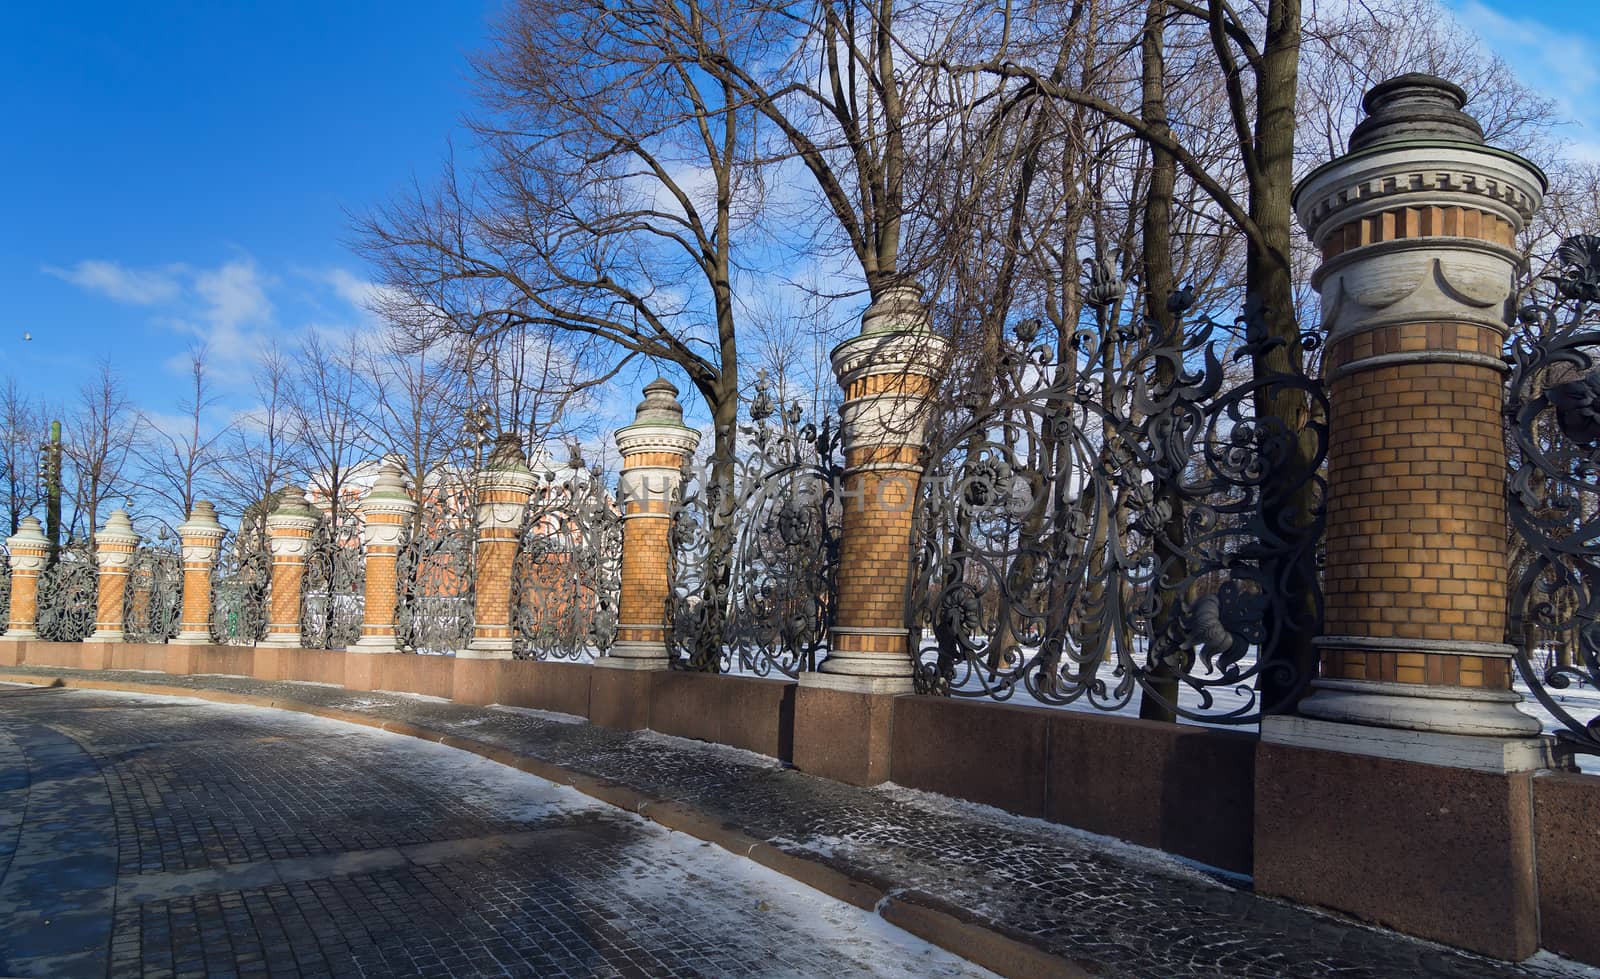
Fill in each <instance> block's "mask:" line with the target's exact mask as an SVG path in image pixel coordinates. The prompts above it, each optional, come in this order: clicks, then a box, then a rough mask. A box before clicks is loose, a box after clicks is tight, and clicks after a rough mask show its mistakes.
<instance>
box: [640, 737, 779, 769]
mask: <svg viewBox="0 0 1600 979" xmlns="http://www.w3.org/2000/svg"><path fill="white" fill-rule="evenodd" d="M639 736H640V738H641V739H642V740H645V741H654V742H657V743H659V744H662V745H667V746H670V747H673V748H688V749H689V750H691V751H698V752H703V753H705V754H708V755H716V756H718V757H721V758H724V759H726V760H728V761H735V762H739V763H740V764H743V765H752V766H754V767H756V768H787V767H788V766H787V765H785V764H784V763H783V762H781V761H779V760H778V759H776V758H773V757H772V756H771V755H763V754H762V753H760V752H759V751H748V750H746V749H744V748H735V747H732V746H730V745H725V744H715V743H713V742H711V741H696V740H694V739H693V738H680V737H678V736H677V735H674V734H662V733H661V732H659V731H640V732H639Z"/></svg>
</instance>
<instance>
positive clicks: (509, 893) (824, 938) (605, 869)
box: [0, 687, 992, 979]
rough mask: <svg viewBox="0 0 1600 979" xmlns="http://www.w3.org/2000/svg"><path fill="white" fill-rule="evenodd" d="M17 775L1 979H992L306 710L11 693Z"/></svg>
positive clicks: (4, 861)
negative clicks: (171, 978)
mask: <svg viewBox="0 0 1600 979" xmlns="http://www.w3.org/2000/svg"><path fill="white" fill-rule="evenodd" d="M0 772H4V773H5V777H6V781H5V782H4V783H0V794H3V795H4V796H5V801H7V802H10V803H13V804H11V805H6V806H0V811H4V812H9V813H11V814H12V815H13V817H16V816H20V818H13V819H12V822H11V825H4V824H0V975H6V976H54V975H71V976H92V975H107V974H109V975H116V976H137V975H150V976H154V975H172V974H174V973H176V974H179V975H182V974H185V973H197V972H205V973H207V974H211V975H239V976H250V975H255V976H291V975H293V976H311V975H374V976H379V975H381V976H390V975H425V976H442V975H449V976H501V975H523V976H541V977H544V976H618V977H620V976H794V977H811V976H874V977H884V979H913V977H980V976H990V975H992V974H991V973H989V972H987V971H986V970H983V969H980V968H978V967H977V966H975V965H972V964H971V963H968V962H966V961H964V960H962V959H959V958H957V957H956V956H954V955H951V954H950V953H948V952H945V951H943V950H941V949H938V948H935V947H933V946H931V945H929V944H927V943H926V942H923V941H920V940H918V939H916V938H914V937H912V936H910V935H908V934H906V933H905V932H903V931H900V930H899V929H897V928H895V927H893V926H891V925H890V924H888V923H887V922H886V921H884V920H883V919H882V918H880V917H878V916H876V915H874V914H872V913H870V912H868V911H863V910H861V909H859V908H856V907H853V906H851V905H848V904H844V903H843V902H840V901H837V900H834V899H832V898H829V897H826V896H824V895H822V894H821V893H819V892H817V891H813V890H811V889H809V888H807V887H804V886H802V885H800V884H798V883H796V882H795V881H793V880H791V879H789V878H787V877H784V876H781V875H779V874H777V873H775V872H773V871H771V870H768V869H766V868H764V867H761V866H759V865H757V864H755V863H752V862H750V861H748V860H744V859H741V858H739V857H736V856H734V855H732V854H729V853H727V852H725V851H723V850H721V849H719V848H716V847H713V846H711V845H709V844H705V843H700V842H699V841H696V840H694V839H693V838H690V837H686V836H683V835H681V834H677V833H673V832H670V831H668V830H666V829H663V828H661V827H660V826H657V825H655V824H653V823H650V822H647V821H645V820H644V819H641V818H640V817H638V816H634V815H632V814H629V813H625V812H622V811H621V810H618V809H615V808H613V807H610V806H606V805H604V804H601V803H597V802H595V801H594V800H592V799H590V798H589V797H587V796H584V795H582V794H580V793H579V792H577V791H576V790H574V789H571V788H567V787H564V786H559V785H556V784H554V783H551V782H548V781H545V780H544V779H540V778H536V777H534V776H532V775H528V774H524V773H522V772H519V771H516V770H515V769H511V768H507V767H505V766H502V765H498V764H495V763H493V762H489V761H486V760H484V759H482V758H480V757H478V756H476V755H472V754H468V753H465V752H462V751H457V750H455V749H452V748H446V747H443V746H440V745H437V744H432V743H429V742H425V741H418V740H416V739H413V738H407V737H402V736H400V735H396V734H388V733H385V732H382V731H377V730H373V729H369V728H363V727H357V726H353V725H349V724H342V723H338V722H335V721H328V720H322V719H319V718H314V717H308V716H305V715H301V714H295V713H289V712H284V711H275V710H269V709H264V708H256V707H247V706H231V705H217V704H209V703H202V702H197V701H193V700H182V699H177V698H171V697H154V696H143V695H136V694H121V693H102V692H88V691H69V690H59V689H58V690H27V689H18V688H14V687H13V688H3V689H0ZM67 783H70V784H67ZM64 834H70V835H71V837H72V839H70V840H68V839H67V838H66V836H65V835H64ZM74 855H75V856H74ZM86 858H87V859H86Z"/></svg>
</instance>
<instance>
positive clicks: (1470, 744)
mask: <svg viewBox="0 0 1600 979" xmlns="http://www.w3.org/2000/svg"><path fill="white" fill-rule="evenodd" d="M1261 741H1262V743H1263V744H1281V745H1288V746H1290V747H1295V748H1315V749H1318V750H1321V751H1338V752H1343V753H1345V754H1352V755H1367V756H1369V757H1373V758H1390V759H1394V760H1395V761H1409V762H1416V763H1417V764H1420V765H1439V766H1442V767H1445V768H1466V769H1471V770H1473V771H1479V772H1494V773H1497V774H1509V773H1511V772H1531V771H1538V770H1540V769H1544V768H1551V767H1553V766H1554V765H1555V764H1556V763H1557V756H1556V753H1555V750H1554V747H1553V745H1552V744H1551V742H1550V740H1549V739H1547V738H1543V737H1532V738H1484V737H1466V736H1463V735H1458V734H1437V733H1432V732H1428V731H1403V730H1397V729H1394V728H1381V727H1367V726H1364V725H1359V724H1338V723H1334V722H1332V721H1322V720H1317V719H1315V718H1310V717H1276V716H1274V717H1265V718H1262V721H1261Z"/></svg>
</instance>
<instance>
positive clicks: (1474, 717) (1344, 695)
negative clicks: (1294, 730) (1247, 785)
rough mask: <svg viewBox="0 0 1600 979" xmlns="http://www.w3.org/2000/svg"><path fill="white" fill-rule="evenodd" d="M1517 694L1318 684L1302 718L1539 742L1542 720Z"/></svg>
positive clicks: (1327, 681)
mask: <svg viewBox="0 0 1600 979" xmlns="http://www.w3.org/2000/svg"><path fill="white" fill-rule="evenodd" d="M1521 702H1522V696H1521V695H1520V694H1518V693H1516V692H1515V691H1512V690H1494V689H1487V688H1482V687H1457V686H1444V685H1433V684H1423V683H1393V682H1388V681H1383V680H1335V679H1319V680H1316V681H1315V682H1314V683H1312V685H1311V693H1310V695H1309V696H1307V697H1306V699H1304V700H1302V701H1301V702H1300V713H1302V714H1304V715H1305V716H1307V717H1313V718H1317V719H1319V720H1325V721H1334V722H1343V723H1351V724H1362V725H1368V726H1370V727H1377V728H1398V729H1402V730H1407V731H1419V732H1429V733H1433V734H1452V735H1461V736H1465V737H1473V738H1536V737H1538V735H1539V732H1540V731H1541V730H1543V728H1542V727H1541V726H1540V724H1539V722H1538V720H1537V719H1535V718H1533V717H1529V716H1528V715H1527V714H1524V713H1522V712H1521V711H1520V710H1518V709H1517V704H1519V703H1521Z"/></svg>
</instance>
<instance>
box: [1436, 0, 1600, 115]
mask: <svg viewBox="0 0 1600 979" xmlns="http://www.w3.org/2000/svg"><path fill="white" fill-rule="evenodd" d="M1453 6H1454V12H1455V18H1456V20H1458V21H1459V22H1460V23H1461V24H1462V25H1463V26H1465V27H1467V28H1468V29H1469V30H1471V31H1472V32H1473V33H1475V34H1477V35H1478V36H1479V37H1480V38H1482V40H1483V43H1484V44H1485V45H1486V46H1487V47H1488V48H1490V49H1491V50H1493V51H1494V52H1496V53H1497V54H1499V55H1500V56H1501V57H1503V58H1505V59H1506V61H1507V62H1508V63H1509V64H1510V65H1511V66H1512V68H1514V69H1515V70H1516V72H1517V74H1518V75H1519V76H1521V77H1522V78H1523V80H1525V81H1526V82H1528V83H1529V84H1530V85H1532V86H1533V87H1534V88H1535V89H1537V90H1539V91H1540V92H1541V93H1542V94H1545V95H1548V96H1549V97H1551V98H1553V99H1555V100H1557V102H1558V103H1559V104H1560V105H1561V108H1562V110H1563V111H1564V112H1565V113H1566V114H1568V115H1570V116H1572V117H1573V118H1575V119H1577V120H1579V121H1586V122H1593V121H1594V117H1593V115H1592V113H1591V111H1590V110H1591V106H1592V105H1593V101H1592V100H1593V97H1594V93H1595V91H1596V89H1597V87H1600V48H1597V47H1596V46H1595V44H1594V43H1592V42H1591V40H1590V35H1589V34H1587V33H1586V32H1583V31H1572V30H1562V29H1561V28H1559V27H1557V26H1555V25H1553V24H1550V23H1547V22H1545V21H1543V20H1539V19H1536V18H1534V17H1517V16H1508V15H1506V14H1503V13H1501V12H1500V11H1498V10H1496V9H1494V8H1493V7H1491V6H1489V5H1488V4H1486V3H1483V2H1482V0H1466V2H1465V3H1460V4H1454V5H1453ZM1519 9H1526V8H1525V7H1521V8H1519Z"/></svg>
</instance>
